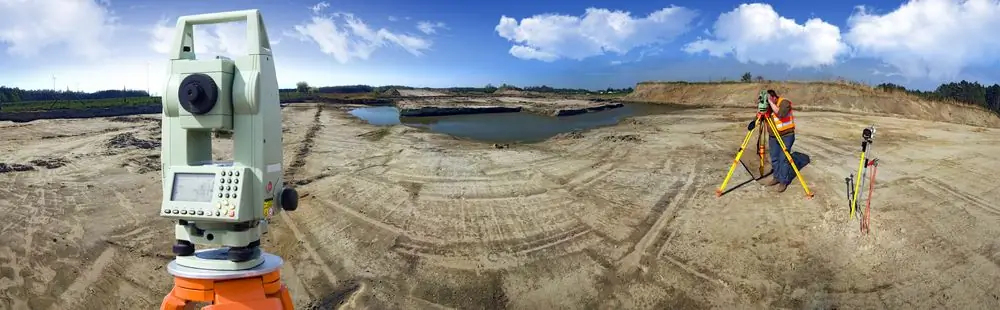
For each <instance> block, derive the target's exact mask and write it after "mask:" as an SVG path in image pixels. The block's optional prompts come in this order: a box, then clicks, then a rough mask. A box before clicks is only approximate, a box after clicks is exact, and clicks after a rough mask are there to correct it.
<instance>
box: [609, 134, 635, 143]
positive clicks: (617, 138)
mask: <svg viewBox="0 0 1000 310" xmlns="http://www.w3.org/2000/svg"><path fill="white" fill-rule="evenodd" d="M601 140H604V141H608V142H643V140H642V138H640V137H639V135H634V134H627V135H612V136H605V137H603V138H601Z"/></svg>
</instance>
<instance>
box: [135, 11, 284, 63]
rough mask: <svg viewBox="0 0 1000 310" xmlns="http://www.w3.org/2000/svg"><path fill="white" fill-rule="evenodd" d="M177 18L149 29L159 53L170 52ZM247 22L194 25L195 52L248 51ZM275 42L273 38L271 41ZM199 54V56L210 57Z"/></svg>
mask: <svg viewBox="0 0 1000 310" xmlns="http://www.w3.org/2000/svg"><path fill="white" fill-rule="evenodd" d="M176 28H177V22H176V20H173V21H171V20H166V19H164V20H161V21H159V22H158V23H156V24H155V25H154V26H153V27H152V28H151V29H149V32H150V35H151V36H152V38H151V41H150V42H149V47H150V48H151V49H152V50H154V51H156V52H157V53H162V54H165V53H167V52H169V50H170V48H171V47H172V46H173V44H174V34H175V31H176ZM246 39H247V37H246V22H233V23H224V24H212V25H196V26H194V52H195V53H196V54H198V55H208V56H209V57H211V56H216V55H222V56H228V57H233V56H239V55H245V54H246V53H247V45H246ZM271 43H272V44H274V43H275V42H274V41H273V40H272V42H271ZM209 57H203V56H199V57H198V58H209Z"/></svg>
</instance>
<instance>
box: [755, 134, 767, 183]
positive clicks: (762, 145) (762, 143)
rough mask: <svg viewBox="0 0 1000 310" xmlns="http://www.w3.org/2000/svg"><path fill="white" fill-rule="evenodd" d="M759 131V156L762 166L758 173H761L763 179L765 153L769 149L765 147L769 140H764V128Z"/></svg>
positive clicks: (759, 167)
mask: <svg viewBox="0 0 1000 310" xmlns="http://www.w3.org/2000/svg"><path fill="white" fill-rule="evenodd" d="M758 131H759V132H758V134H757V156H758V157H760V166H758V168H757V172H759V173H760V177H761V178H763V177H764V152H765V151H766V149H767V147H766V146H765V145H766V142H767V140H765V139H764V126H761V127H760V130H758Z"/></svg>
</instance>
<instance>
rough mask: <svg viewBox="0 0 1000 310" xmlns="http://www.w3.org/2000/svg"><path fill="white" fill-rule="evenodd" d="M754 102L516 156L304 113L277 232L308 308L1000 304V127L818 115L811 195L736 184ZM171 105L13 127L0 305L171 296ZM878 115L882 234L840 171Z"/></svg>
mask: <svg viewBox="0 0 1000 310" xmlns="http://www.w3.org/2000/svg"><path fill="white" fill-rule="evenodd" d="M743 112H745V110H727V109H705V110H684V111H681V112H678V113H677V114H672V115H653V116H643V117H637V118H633V119H630V120H628V121H626V122H623V123H622V124H619V125H616V126H612V127H605V128H600V129H595V130H591V131H586V132H581V133H574V134H566V135H563V136H560V137H558V138H555V139H553V140H552V141H550V142H547V143H542V144H532V145H511V146H510V147H508V148H504V149H496V148H494V147H493V146H492V145H489V144H482V143H475V142H470V141H461V140H457V139H454V138H449V137H447V136H443V135H438V134H433V133H427V132H422V131H419V130H416V129H412V128H407V127H404V126H394V127H381V128H380V127H374V126H371V125H366V124H364V123H363V122H361V121H358V120H355V119H353V118H351V117H350V116H349V115H348V114H347V113H346V111H345V110H343V109H334V108H329V107H327V108H326V109H321V108H317V107H310V106H292V107H288V108H285V110H284V125H285V127H286V128H285V140H284V143H285V156H286V162H285V167H286V171H285V172H286V175H287V178H288V179H289V180H290V181H291V182H293V183H295V184H298V189H299V193H300V195H302V198H301V202H300V207H299V209H298V210H297V211H295V212H290V213H283V214H282V215H281V216H279V217H277V218H276V219H275V221H274V223H273V224H272V227H271V228H272V231H271V233H270V234H268V235H267V238H266V239H265V240H264V244H265V247H266V249H267V250H268V251H271V252H273V253H276V254H278V255H281V256H282V257H284V258H285V259H286V265H285V266H284V269H283V277H284V281H285V283H287V285H288V286H289V288H290V289H291V291H292V295H293V298H294V300H295V302H296V303H297V308H299V309H331V308H335V307H341V308H345V309H443V308H461V309H501V308H510V309H593V308H596V309H702V308H744V309H745V308H758V309H763V308H767V309H782V308H785V309H804V308H808V309H817V308H822V309H832V308H842V309H872V308H893V309H930V308H948V309H998V308H1000V238H998V237H1000V226H997V225H996V223H997V220H998V218H1000V204H998V203H997V201H1000V190H998V188H1000V186H998V185H997V184H996V182H991V181H989V180H996V176H997V175H1000V165H998V164H997V162H998V160H1000V130H996V129H983V128H977V127H968V126H964V125H955V124H947V123H937V122H929V121H917V120H903V119H895V118H885V117H864V116H857V115H848V114H838V113H831V112H801V113H799V114H798V123H799V129H798V133H799V134H798V139H797V140H796V142H795V144H794V146H793V150H794V151H798V152H802V153H804V154H807V155H808V156H809V157H810V163H809V164H808V165H807V166H805V167H804V168H803V169H802V173H803V176H804V178H805V180H806V182H807V184H808V185H809V187H810V189H812V190H813V191H814V192H815V193H816V196H815V198H814V199H812V200H806V199H805V198H804V195H803V189H802V187H801V186H800V185H799V184H798V183H793V185H791V186H790V187H789V189H788V191H786V192H784V193H781V194H774V193H770V192H767V191H766V190H765V189H764V187H763V186H762V185H759V184H756V183H754V182H750V183H748V184H746V185H743V186H740V187H738V188H736V189H735V190H733V191H732V192H730V193H728V194H726V195H724V196H722V197H715V195H714V192H715V189H716V188H717V187H718V186H719V184H720V183H721V181H722V178H723V177H724V176H725V173H726V171H727V169H728V168H729V164H730V163H731V162H732V159H733V156H734V154H735V151H736V150H737V148H738V146H739V143H740V140H741V138H742V136H743V134H744V133H745V123H746V122H747V121H748V120H745V119H744V118H745V117H751V116H749V115H743V114H741V113H743ZM157 118H158V116H156V115H151V116H141V117H117V118H102V119H83V120H44V121H36V122H31V123H24V124H12V123H0V132H3V134H2V135H0V162H3V163H6V164H7V165H8V166H9V167H14V165H15V164H16V165H18V166H17V167H22V168H19V169H8V170H10V171H6V172H3V173H0V183H2V184H4V186H0V209H2V210H4V211H5V214H4V216H5V217H6V219H7V220H6V221H4V222H3V224H0V276H2V277H0V309H153V308H156V307H157V306H158V304H159V302H160V300H161V299H162V297H163V296H164V294H166V293H167V291H168V290H169V288H170V285H171V278H170V276H169V275H168V274H167V273H166V271H165V269H164V268H163V266H164V265H165V264H166V263H167V262H168V261H169V260H170V259H171V254H170V244H171V239H172V237H171V236H172V233H173V232H172V226H171V224H170V222H169V221H168V220H166V219H163V218H159V217H157V210H158V207H159V205H158V203H159V199H160V197H161V187H160V174H159V172H158V170H157V169H158V168H159V167H158V165H159V160H158V155H159V145H158V141H159V139H158V135H159V134H158V126H159V123H158V122H157V121H156V119H157ZM871 123H875V124H877V125H878V126H879V127H878V136H877V139H878V140H877V143H878V144H877V149H876V152H877V156H878V157H880V159H881V166H880V169H879V171H878V175H877V177H878V180H877V183H876V192H875V195H874V197H873V205H872V208H873V210H874V212H873V215H872V217H871V227H872V234H871V235H868V236H862V235H861V234H860V233H859V232H858V223H857V220H855V221H850V220H849V219H848V213H847V202H846V194H845V192H844V187H845V186H844V181H843V180H844V178H845V177H846V176H848V175H849V174H850V173H851V172H853V171H854V169H856V165H857V160H858V159H857V156H858V154H857V153H858V148H859V146H858V135H859V134H860V131H861V129H862V128H863V127H864V126H866V125H867V124H871ZM226 147H228V145H227V144H226V143H225V141H220V143H219V154H220V156H222V155H223V154H225V153H226V151H227V150H226V149H225V148H226ZM750 156H752V155H750ZM25 167H27V168H25ZM748 180H749V177H748V176H747V174H746V172H745V171H742V169H741V168H740V169H737V170H736V173H735V175H734V178H733V181H731V183H730V184H731V185H730V187H735V186H737V185H739V184H740V183H744V182H746V181H748Z"/></svg>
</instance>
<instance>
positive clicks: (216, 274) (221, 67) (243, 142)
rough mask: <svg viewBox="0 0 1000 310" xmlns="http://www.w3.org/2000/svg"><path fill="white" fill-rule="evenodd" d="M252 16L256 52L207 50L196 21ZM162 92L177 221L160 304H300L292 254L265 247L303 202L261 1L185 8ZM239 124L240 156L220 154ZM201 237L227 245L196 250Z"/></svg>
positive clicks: (169, 202) (171, 213) (165, 160)
mask: <svg viewBox="0 0 1000 310" xmlns="http://www.w3.org/2000/svg"><path fill="white" fill-rule="evenodd" d="M238 21H246V27H247V28H246V31H247V35H246V37H247V53H246V55H242V56H239V57H236V59H235V60H233V59H229V58H226V57H222V56H217V57H216V58H214V59H198V58H196V55H195V52H196V51H195V50H194V46H195V44H194V42H195V41H194V40H195V39H197V38H195V37H194V31H193V30H194V26H195V25H204V24H218V23H227V22H238ZM169 67H170V72H169V74H168V76H167V84H166V89H165V92H164V96H163V120H162V126H163V128H162V132H163V133H162V145H163V147H162V155H161V161H162V164H163V201H162V204H161V210H160V216H163V217H166V218H169V219H171V220H175V221H176V225H175V232H174V237H175V239H176V243H175V244H174V246H173V253H174V254H175V255H176V259H175V260H174V261H172V262H170V263H169V264H168V265H167V271H168V272H169V273H170V274H171V275H173V276H174V287H173V289H172V290H171V291H170V293H169V294H168V295H167V296H165V297H164V298H163V303H162V304H161V306H160V309H186V308H187V307H188V306H189V304H190V305H197V304H210V305H209V306H206V307H204V308H203V309H213V310H224V309H293V306H292V300H291V297H290V294H289V292H288V290H287V289H286V288H285V286H284V284H282V283H281V280H280V278H281V276H280V273H279V269H280V268H281V266H282V264H283V263H284V262H283V260H282V259H281V258H280V257H278V256H276V255H273V254H269V253H265V252H263V251H261V250H260V248H259V247H260V238H261V235H263V234H265V233H267V224H268V219H269V218H270V217H271V216H273V215H275V214H276V213H277V212H280V211H281V210H288V211H292V210H295V209H296V208H297V205H298V193H297V192H296V191H295V189H293V188H289V187H285V185H284V180H283V179H282V169H281V162H282V148H281V146H282V143H281V141H282V138H281V110H280V107H279V105H278V80H277V77H276V75H275V70H274V57H273V55H272V54H271V44H270V41H269V40H268V37H267V31H266V29H265V28H264V21H263V19H262V17H261V15H260V12H259V11H257V10H246V11H235V12H223V13H214V14H202V15H192V16H183V17H181V18H179V19H178V20H177V29H176V32H175V34H174V41H173V46H171V50H170V66H169ZM217 130H232V131H233V158H232V161H226V162H215V161H212V158H213V156H212V132H213V131H217ZM195 244H199V245H209V246H218V248H211V249H201V250H197V251H196V250H195Z"/></svg>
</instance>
